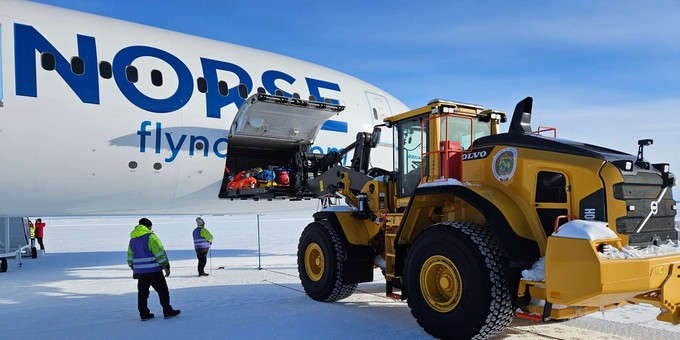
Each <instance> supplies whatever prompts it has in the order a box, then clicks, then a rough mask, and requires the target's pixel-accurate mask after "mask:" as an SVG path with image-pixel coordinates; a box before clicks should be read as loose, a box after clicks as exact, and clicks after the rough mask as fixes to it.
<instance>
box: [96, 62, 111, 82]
mask: <svg viewBox="0 0 680 340" xmlns="http://www.w3.org/2000/svg"><path fill="white" fill-rule="evenodd" d="M99 75H100V76H102V78H104V79H111V76H112V75H113V72H111V64H110V63H109V62H107V61H102V62H100V63H99Z"/></svg>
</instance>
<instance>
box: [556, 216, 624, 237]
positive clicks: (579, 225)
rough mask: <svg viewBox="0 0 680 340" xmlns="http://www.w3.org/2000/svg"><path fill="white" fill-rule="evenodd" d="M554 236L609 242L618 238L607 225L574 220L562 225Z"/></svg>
mask: <svg viewBox="0 0 680 340" xmlns="http://www.w3.org/2000/svg"><path fill="white" fill-rule="evenodd" d="M553 236H558V237H567V238H578V239H584V240H591V241H595V240H607V239H614V238H617V236H616V233H614V231H612V230H611V229H609V227H608V226H607V223H605V222H600V221H585V220H573V221H569V222H567V223H565V224H563V225H561V226H560V227H559V228H558V229H557V232H556V233H554V234H553Z"/></svg>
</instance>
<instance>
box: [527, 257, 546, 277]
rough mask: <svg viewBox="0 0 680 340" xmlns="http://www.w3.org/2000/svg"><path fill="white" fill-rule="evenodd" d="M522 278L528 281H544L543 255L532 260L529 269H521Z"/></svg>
mask: <svg viewBox="0 0 680 340" xmlns="http://www.w3.org/2000/svg"><path fill="white" fill-rule="evenodd" d="M522 278H523V279H525V280H529V281H545V256H543V257H541V258H540V259H538V261H536V262H534V265H533V266H531V269H525V270H523V271H522Z"/></svg>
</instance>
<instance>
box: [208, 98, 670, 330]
mask: <svg viewBox="0 0 680 340" xmlns="http://www.w3.org/2000/svg"><path fill="white" fill-rule="evenodd" d="M270 97H271V96H266V95H260V99H261V101H267V102H269V103H275V102H277V100H278V101H279V102H284V101H286V100H285V98H270ZM298 102H299V100H298ZM252 103H254V104H255V100H253V101H252ZM298 104H299V103H298ZM302 104H304V103H302ZM302 104H299V105H302ZM532 104H533V100H532V98H531V97H527V98H526V99H524V100H522V101H520V102H519V103H518V104H517V106H516V107H515V111H514V113H513V115H512V117H511V119H510V125H509V128H508V130H507V132H505V133H501V131H500V125H501V123H504V122H506V121H507V120H508V118H507V115H506V113H504V112H500V111H495V110H491V109H485V108H484V107H482V106H480V105H474V104H467V103H459V102H452V101H446V100H433V101H431V102H429V103H428V104H427V105H426V106H423V107H421V108H418V109H414V110H411V111H408V112H405V113H401V114H398V115H395V116H392V117H388V118H385V119H384V124H381V125H379V126H376V127H375V128H374V130H373V131H372V132H364V133H359V134H358V135H357V139H356V142H354V143H352V144H351V145H350V146H348V147H347V148H345V149H343V150H342V151H339V152H331V153H328V154H327V155H324V156H320V155H310V154H309V153H308V150H309V144H304V145H298V146H297V147H290V145H287V146H286V148H287V149H286V150H288V151H287V153H286V152H283V150H279V151H276V152H271V154H272V155H273V154H276V155H277V156H278V157H279V159H277V160H274V161H279V162H280V163H281V164H278V165H280V166H285V167H287V169H288V170H289V171H290V172H291V174H293V175H294V176H293V177H294V178H295V180H294V181H293V182H294V183H291V185H290V187H288V188H287V189H286V188H282V187H278V188H275V190H272V188H260V189H258V188H253V189H245V190H243V191H240V192H231V193H223V195H222V194H221V197H224V198H231V199H234V198H241V199H243V197H248V198H255V199H257V198H258V197H262V198H267V199H272V198H276V197H281V196H286V195H287V196H288V197H289V198H290V197H294V198H297V199H300V198H308V197H318V198H323V199H326V200H325V201H326V202H329V201H332V200H328V198H338V197H339V198H341V199H343V200H344V204H337V205H330V206H328V207H326V208H325V209H323V210H321V211H319V212H317V213H315V214H314V215H313V217H314V222H312V223H310V224H309V225H308V226H307V227H306V228H305V229H304V231H303V232H302V235H301V236H300V240H299V244H298V252H297V257H298V260H297V262H298V271H299V276H300V280H301V282H302V286H303V287H304V290H305V292H306V294H307V295H308V296H309V297H311V298H312V299H314V300H318V301H325V302H333V301H338V300H341V299H344V298H347V297H349V296H350V295H352V294H353V293H354V291H355V290H356V288H357V284H358V283H361V282H371V281H373V280H374V279H375V277H374V273H375V272H376V270H375V269H376V268H377V267H379V268H380V269H381V270H382V273H383V274H384V277H385V282H386V287H385V293H386V295H387V296H390V297H393V298H399V299H401V300H406V302H407V303H408V306H409V307H410V309H411V313H412V314H413V316H414V317H415V319H416V320H417V322H418V324H419V325H420V326H422V327H423V328H424V330H425V331H426V332H428V333H430V334H431V335H433V336H435V337H438V338H459V339H471V338H487V337H491V336H493V335H495V334H497V333H499V332H500V331H502V330H503V329H504V328H505V327H506V326H508V325H509V324H510V322H511V321H512V319H513V318H514V317H515V316H516V315H520V316H530V317H531V316H533V317H536V318H537V319H540V320H549V319H569V318H573V317H577V316H582V315H585V314H588V313H592V312H595V311H602V310H607V309H611V308H615V307H618V306H621V305H624V304H627V303H646V304H651V305H653V306H657V307H659V309H660V313H659V315H658V316H657V318H658V319H659V320H662V321H666V322H671V323H673V324H678V323H680V247H679V245H678V232H677V231H676V229H675V215H676V213H677V212H676V210H677V206H676V202H675V200H674V199H673V195H672V187H673V186H674V185H675V184H676V179H675V176H674V175H673V173H671V172H670V166H669V164H667V163H650V162H649V161H647V160H646V159H645V158H644V149H645V147H648V146H649V145H650V144H651V143H652V141H651V140H641V141H639V142H638V154H637V155H631V154H627V153H623V152H620V151H616V150H612V149H608V148H604V147H600V146H596V145H592V144H587V143H582V142H575V141H571V140H566V139H560V138H557V136H556V134H557V133H556V130H555V129H553V128H544V127H539V128H538V129H537V130H536V131H534V130H533V129H532V127H531V114H532ZM304 105H307V104H304ZM305 107H306V108H309V107H310V106H309V105H307V106H305ZM324 109H328V108H324ZM332 109H333V110H334V111H333V113H334V114H337V113H338V112H341V111H342V108H341V107H334V108H332ZM267 111H271V109H268V110H267ZM387 132H392V139H393V158H394V162H393V163H394V166H393V168H392V169H383V168H375V167H370V164H371V162H370V154H371V150H372V149H373V148H374V147H375V146H376V145H377V144H378V143H379V141H380V139H381V137H382V138H386V135H387ZM268 145H269V146H270V147H272V146H273V145H277V144H276V143H269V144H268ZM296 148H297V149H296ZM352 150H353V151H354V154H353V157H352V158H351V159H350V161H349V162H348V164H347V165H344V164H343V162H342V160H343V158H344V157H345V156H346V155H348V154H349V153H350V152H351V151H352ZM284 159H290V161H285V160H284ZM250 161H253V162H254V163H257V162H255V161H256V160H250ZM268 161H269V162H271V161H272V160H271V158H270V159H269V160H268ZM253 162H251V163H253ZM284 163H285V165H284ZM225 181H226V177H225ZM538 264H544V267H541V266H540V265H538ZM537 265H538V266H537ZM536 267H537V268H539V272H541V268H544V270H543V271H542V273H541V274H542V275H538V277H536V276H535V275H529V277H526V276H527V275H523V272H524V273H525V274H526V273H527V272H528V271H530V270H531V269H532V268H536Z"/></svg>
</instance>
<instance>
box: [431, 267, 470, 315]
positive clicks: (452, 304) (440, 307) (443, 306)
mask: <svg viewBox="0 0 680 340" xmlns="http://www.w3.org/2000/svg"><path fill="white" fill-rule="evenodd" d="M420 290H421V292H422V294H423V297H424V298H425V301H427V304H428V305H430V307H432V309H434V310H436V311H438V312H440V313H447V312H450V311H452V310H453V309H454V308H456V306H457V305H458V303H459V302H460V299H461V296H462V294H463V280H462V278H461V276H460V273H459V272H458V268H456V265H454V264H453V262H451V260H449V259H448V258H446V257H444V256H441V255H435V256H432V257H430V258H429V259H427V261H425V263H424V264H423V267H422V268H421V270H420Z"/></svg>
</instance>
